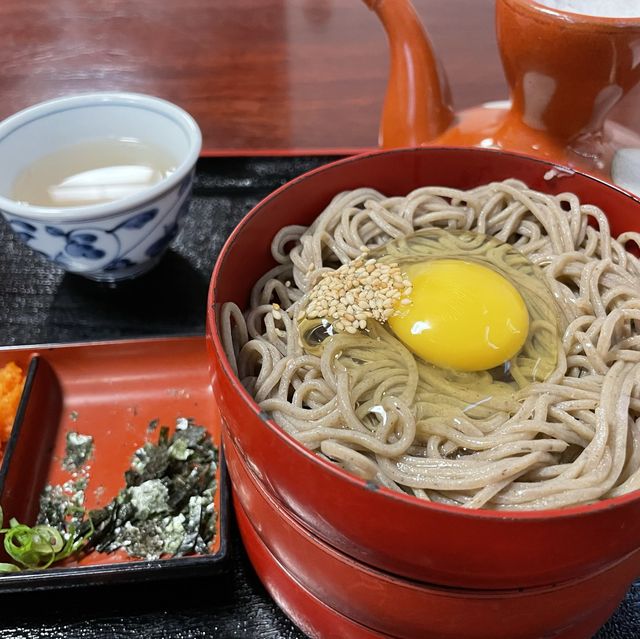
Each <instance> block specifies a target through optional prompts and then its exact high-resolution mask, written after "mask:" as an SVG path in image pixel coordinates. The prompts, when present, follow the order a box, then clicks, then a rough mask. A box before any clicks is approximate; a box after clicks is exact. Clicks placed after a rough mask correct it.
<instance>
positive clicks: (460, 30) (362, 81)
mask: <svg viewBox="0 0 640 639" xmlns="http://www.w3.org/2000/svg"><path fill="white" fill-rule="evenodd" d="M415 5H416V8H417V10H418V12H419V14H420V15H421V17H422V19H423V21H424V23H425V25H426V26H427V28H428V30H429V33H430V36H431V38H432V40H433V43H434V45H435V48H436V50H437V52H438V54H439V56H440V58H441V60H442V61H443V63H444V66H445V68H446V71H447V74H448V76H449V80H450V83H451V87H452V90H453V95H454V100H455V106H456V109H461V108H465V107H469V106H472V105H475V104H478V103H481V102H484V101H488V100H495V99H501V98H504V97H506V96H507V87H506V84H505V81H504V78H503V75H502V68H501V65H500V58H499V55H498V51H497V46H496V41H495V34H494V25H493V13H494V6H493V5H494V3H493V1H492V0H415ZM386 74H387V43H386V39H385V34H384V32H383V30H382V27H381V25H380V24H379V22H378V21H377V18H376V16H375V14H373V13H372V12H371V11H369V10H368V9H367V7H366V6H365V5H364V4H363V3H362V2H360V1H359V0H180V2H177V1H176V0H2V2H1V3H0V118H4V117H6V116H8V115H10V114H11V113H13V112H14V111H17V110H19V109H21V108H24V107H26V106H28V105H30V104H34V103H36V102H39V101H41V100H44V99H47V98H51V97H54V96H60V95H65V94H70V93H78V92H87V91H95V90H100V91H104V90H126V91H139V92H143V93H150V94H155V95H158V96H161V97H164V98H166V99H168V100H171V101H174V102H176V103H178V104H179V105H181V106H183V107H184V108H186V109H187V110H188V111H189V112H190V113H191V114H192V115H193V116H194V117H195V118H196V119H197V121H198V122H199V124H200V126H201V128H202V131H203V134H204V148H205V149H209V150H219V151H225V152H226V151H234V150H235V151H238V150H239V151H247V152H251V151H254V150H258V151H264V150H269V149H282V150H286V149H293V150H298V151H300V150H315V151H318V150H321V149H327V148H339V149H349V148H363V147H373V146H375V145H376V144H377V127H378V117H379V113H380V109H381V104H382V99H383V95H384V89H385V84H386ZM639 98H640V91H636V92H635V93H632V94H631V95H630V96H628V99H627V100H626V102H625V104H623V105H621V107H619V108H618V110H617V115H618V118H617V119H619V120H621V121H622V122H624V123H626V124H627V125H631V126H633V127H636V128H640V113H638V111H639V110H638V109H634V108H633V106H634V103H635V104H637V103H638V101H639Z"/></svg>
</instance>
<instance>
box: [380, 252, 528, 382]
mask: <svg viewBox="0 0 640 639" xmlns="http://www.w3.org/2000/svg"><path fill="white" fill-rule="evenodd" d="M403 270H404V272H405V273H406V274H407V276H408V278H409V280H410V281H411V284H412V292H411V294H410V296H409V298H408V299H409V300H410V303H409V304H406V303H405V304H399V305H398V306H397V309H396V310H397V313H396V314H395V315H393V316H392V317H391V318H389V325H390V326H391V329H392V330H393V332H394V333H395V334H396V336H397V337H398V339H400V340H401V341H402V342H403V344H405V346H407V347H408V348H409V349H411V350H412V351H413V352H414V353H415V354H416V355H418V356H419V357H421V358H422V359H423V360H425V361H427V362H430V363H432V364H435V365H436V366H441V367H443V368H452V369H455V370H459V371H481V370H487V369H489V368H493V367H494V366H499V365H500V364H503V363H504V362H506V361H507V360H509V359H511V358H512V357H513V356H514V355H516V353H518V351H519V350H520V349H521V348H522V345H523V344H524V343H525V341H526V339H527V333H528V330H529V313H528V312H527V307H526V305H525V303H524V300H523V299H522V297H521V296H520V293H518V291H517V290H516V288H515V287H514V286H513V284H511V282H509V280H507V279H506V278H504V277H503V276H502V275H500V274H499V273H497V272H496V271H493V270H492V269H490V268H488V267H486V266H482V265H481V264H477V263H475V262H467V261H464V260H453V259H444V260H431V261H427V262H421V263H417V264H411V265H408V266H407V267H406V268H403Z"/></svg>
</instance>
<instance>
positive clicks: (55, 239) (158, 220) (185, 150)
mask: <svg viewBox="0 0 640 639" xmlns="http://www.w3.org/2000/svg"><path fill="white" fill-rule="evenodd" d="M105 138H106V139H120V138H133V139H136V140H139V141H141V142H143V143H146V144H149V145H151V146H154V147H160V149H162V150H163V151H164V152H166V153H168V154H169V155H170V156H172V157H173V158H175V160H176V169H175V170H174V171H173V172H171V173H170V174H169V175H167V176H166V177H165V178H163V179H162V180H161V181H159V182H157V183H156V184H154V185H153V186H149V187H147V188H145V189H142V190H140V191H136V192H134V193H131V194H129V195H126V196H123V197H122V198H119V199H116V200H113V201H110V202H106V203H101V204H91V205H87V206H77V207H69V208H65V207H60V208H57V207H56V208H54V207H44V206H35V205H31V204H26V203H24V202H18V201H16V200H14V199H12V197H11V194H12V191H13V187H14V184H15V181H16V178H17V177H18V176H19V174H20V173H21V172H22V171H23V170H24V169H25V168H26V167H28V166H29V165H31V164H33V162H34V161H36V160H38V159H39V158H42V157H43V156H45V155H49V154H51V153H53V152H55V151H57V150H59V149H61V148H63V147H68V146H71V145H75V144H78V143H82V142H88V141H92V140H102V139H105ZM201 146H202V136H201V134H200V129H199V128H198V125H197V124H196V122H195V120H194V119H193V118H192V117H191V116H190V115H189V114H188V113H187V112H186V111H184V110H183V109H181V108H180V107H178V106H176V105H174V104H171V103H170V102H167V101H166V100H162V99H160V98H156V97H152V96H147V95H141V94H136V93H92V94H85V95H76V96H70V97H63V98H57V99H54V100H49V101H47V102H43V103H41V104H37V105H35V106H32V107H29V108H27V109H25V110H23V111H20V112H18V113H16V114H15V115H12V116H11V117H9V118H7V119H6V120H4V121H3V122H1V123H0V212H1V213H2V215H3V216H4V218H5V219H6V220H7V222H8V224H9V225H10V226H11V228H12V230H13V231H14V233H15V235H16V236H17V237H19V238H20V239H21V240H22V241H24V242H25V243H26V244H27V245H28V246H30V247H31V248H32V249H34V250H35V251H37V252H38V253H40V254H41V255H43V256H44V257H46V258H48V259H49V260H52V261H53V262H55V263H56V264H58V265H60V266H61V267H62V268H64V269H66V270H67V271H70V272H73V273H78V274H80V275H83V276H85V277H88V278H90V279H94V280H99V281H111V282H113V281H118V280H123V279H129V278H132V277H136V276H138V275H140V274H141V273H144V272H145V271H147V270H149V269H150V268H151V267H152V266H153V265H154V264H156V263H157V262H158V261H159V259H160V257H161V256H162V254H163V253H164V251H165V250H166V248H167V247H168V246H169V244H170V243H171V240H172V239H173V238H174V237H175V236H176V234H177V233H178V230H179V229H180V225H181V221H182V219H183V217H184V216H185V215H186V213H187V211H188V204H189V199H190V195H191V184H192V181H193V175H194V171H195V164H196V160H197V159H198V156H199V154H200V149H201Z"/></svg>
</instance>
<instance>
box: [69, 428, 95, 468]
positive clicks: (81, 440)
mask: <svg viewBox="0 0 640 639" xmlns="http://www.w3.org/2000/svg"><path fill="white" fill-rule="evenodd" d="M91 455H93V437H91V435H81V434H80V433H76V432H75V431H69V432H68V433H67V445H66V448H65V453H64V459H63V460H62V467H63V468H64V469H65V470H68V471H73V470H78V469H79V468H81V467H82V466H84V465H85V464H86V463H87V461H88V460H89V458H90V457H91Z"/></svg>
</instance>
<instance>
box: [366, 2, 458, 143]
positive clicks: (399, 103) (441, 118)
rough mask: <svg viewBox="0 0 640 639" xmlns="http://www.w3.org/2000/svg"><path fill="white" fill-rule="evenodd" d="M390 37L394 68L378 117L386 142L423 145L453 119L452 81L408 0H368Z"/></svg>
mask: <svg viewBox="0 0 640 639" xmlns="http://www.w3.org/2000/svg"><path fill="white" fill-rule="evenodd" d="M364 2H365V4H366V5H367V6H368V7H369V8H370V9H371V10H372V11H375V13H376V14H377V16H378V18H379V19H380V21H381V22H382V24H383V26H384V29H385V31H386V33H387V38H388V40H389V52H390V68H389V80H388V83H387V93H386V96H385V100H384V107H383V112H382V120H381V122H380V133H379V139H378V141H379V144H380V146H382V147H384V148H392V147H406V146H419V145H421V144H426V143H427V142H429V141H431V140H433V139H434V138H436V137H437V136H438V135H439V134H440V133H442V132H443V131H444V130H445V129H446V128H447V127H448V126H449V125H450V124H451V121H452V120H453V109H452V106H451V94H450V91H449V85H448V82H447V79H446V76H445V74H444V71H443V69H442V68H441V66H440V64H439V62H438V59H437V58H436V55H435V53H434V51H433V47H432V46H431V42H430V41H429V37H428V36H427V33H426V31H425V29H424V27H423V26H422V23H421V21H420V18H419V17H418V15H417V13H416V11H415V9H414V7H413V5H412V4H411V2H410V0H364Z"/></svg>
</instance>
